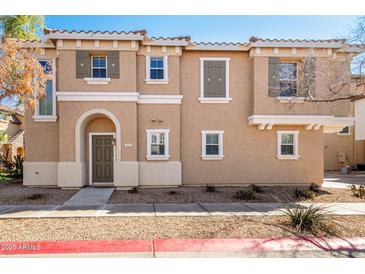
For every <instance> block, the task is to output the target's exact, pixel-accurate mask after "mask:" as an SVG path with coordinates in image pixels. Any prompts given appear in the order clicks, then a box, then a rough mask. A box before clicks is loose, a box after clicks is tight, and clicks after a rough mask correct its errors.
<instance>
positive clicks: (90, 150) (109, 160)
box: [75, 109, 121, 184]
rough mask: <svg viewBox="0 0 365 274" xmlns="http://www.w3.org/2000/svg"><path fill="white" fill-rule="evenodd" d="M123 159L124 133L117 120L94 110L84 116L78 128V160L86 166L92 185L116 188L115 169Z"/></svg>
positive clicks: (78, 122)
mask: <svg viewBox="0 0 365 274" xmlns="http://www.w3.org/2000/svg"><path fill="white" fill-rule="evenodd" d="M120 159H121V129H120V123H119V121H118V119H117V118H116V116H115V115H114V114H113V113H112V112H110V111H108V110H105V109H92V110H89V111H87V112H85V113H84V114H82V115H81V116H80V118H79V119H78V121H77V123H76V128H75V160H76V162H79V163H80V162H84V163H85V171H83V172H85V173H84V176H85V178H86V182H88V184H105V183H107V184H108V183H109V184H113V182H114V169H115V168H114V166H115V162H116V161H120Z"/></svg>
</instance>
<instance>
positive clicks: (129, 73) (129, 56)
mask: <svg viewBox="0 0 365 274" xmlns="http://www.w3.org/2000/svg"><path fill="white" fill-rule="evenodd" d="M101 52H102V51H101ZM97 53H98V54H100V52H99V51H98V52H97ZM58 57H59V59H58V91H126V92H136V91H137V86H136V52H133V51H120V52H119V69H120V78H119V79H111V81H110V83H109V84H107V85H102V86H100V85H89V84H87V83H86V82H85V80H84V79H76V51H75V50H59V56H58Z"/></svg>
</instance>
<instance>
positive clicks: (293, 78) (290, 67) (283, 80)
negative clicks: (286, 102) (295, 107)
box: [279, 62, 297, 97]
mask: <svg viewBox="0 0 365 274" xmlns="http://www.w3.org/2000/svg"><path fill="white" fill-rule="evenodd" d="M279 75H280V96H289V97H292V96H296V95H297V63H287V62H280V65H279Z"/></svg>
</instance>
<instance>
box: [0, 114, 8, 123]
mask: <svg viewBox="0 0 365 274" xmlns="http://www.w3.org/2000/svg"><path fill="white" fill-rule="evenodd" d="M8 117H9V116H8V114H7V113H5V112H0V120H1V121H7V120H8V119H9V118H8Z"/></svg>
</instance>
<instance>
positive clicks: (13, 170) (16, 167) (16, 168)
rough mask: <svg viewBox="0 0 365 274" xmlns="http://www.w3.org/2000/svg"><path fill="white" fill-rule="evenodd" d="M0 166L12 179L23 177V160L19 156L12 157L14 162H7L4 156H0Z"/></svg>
mask: <svg viewBox="0 0 365 274" xmlns="http://www.w3.org/2000/svg"><path fill="white" fill-rule="evenodd" d="M0 164H1V165H2V166H3V167H4V169H5V172H6V173H7V174H8V175H9V176H10V177H12V178H14V179H20V178H22V177H23V164H24V158H23V157H21V156H20V155H16V156H14V161H9V160H8V159H7V158H6V157H5V156H3V155H0Z"/></svg>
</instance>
